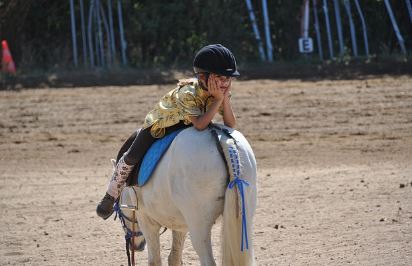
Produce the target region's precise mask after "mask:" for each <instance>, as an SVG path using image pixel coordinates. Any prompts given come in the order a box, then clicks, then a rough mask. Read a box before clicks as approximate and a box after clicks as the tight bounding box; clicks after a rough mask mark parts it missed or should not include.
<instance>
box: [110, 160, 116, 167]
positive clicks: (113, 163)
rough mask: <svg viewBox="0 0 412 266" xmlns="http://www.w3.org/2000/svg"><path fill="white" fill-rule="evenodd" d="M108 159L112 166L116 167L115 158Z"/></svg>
mask: <svg viewBox="0 0 412 266" xmlns="http://www.w3.org/2000/svg"><path fill="white" fill-rule="evenodd" d="M110 161H111V162H112V165H113V168H115V167H116V160H115V159H110Z"/></svg>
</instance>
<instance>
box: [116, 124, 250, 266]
mask: <svg viewBox="0 0 412 266" xmlns="http://www.w3.org/2000/svg"><path fill="white" fill-rule="evenodd" d="M219 126H220V127H222V128H226V129H227V130H229V131H230V132H231V135H232V136H233V137H234V138H235V139H236V140H237V148H238V153H239V157H240V165H241V171H240V178H241V179H243V180H245V181H247V182H248V183H249V186H245V187H244V203H245V207H246V221H247V223H246V228H243V230H245V229H246V231H247V239H248V249H246V248H244V250H243V251H241V246H243V245H242V241H243V240H244V239H243V236H242V232H243V231H242V215H241V214H239V208H241V205H239V202H240V201H239V198H240V197H239V196H238V192H237V189H234V188H229V187H228V172H227V169H226V166H225V163H224V161H223V159H222V157H221V155H220V154H219V151H218V148H217V145H216V141H215V139H214V137H213V136H212V134H211V132H210V130H203V131H197V130H196V129H194V128H193V127H191V128H187V129H185V130H183V131H182V132H181V133H180V134H179V135H178V136H177V137H176V138H175V139H174V141H173V142H172V144H171V145H170V147H169V149H168V151H167V152H166V153H165V154H164V156H163V157H162V159H161V161H160V162H159V164H158V165H157V168H156V170H155V171H154V173H153V175H152V177H151V179H150V180H149V181H148V182H147V183H146V184H145V185H144V186H143V187H129V188H126V189H124V190H123V193H122V197H121V204H131V205H135V206H137V208H138V210H137V214H136V217H137V222H138V226H135V227H136V228H135V231H139V230H141V231H142V232H143V236H144V239H145V241H146V243H147V247H148V264H149V265H161V257H160V240H159V230H160V228H161V227H162V226H163V227H166V228H168V229H170V230H172V235H173V243H172V248H171V252H170V255H169V257H168V262H169V265H179V266H180V265H182V251H183V245H184V241H185V238H186V234H187V232H189V233H190V238H191V241H192V245H193V248H194V249H195V251H196V253H197V255H198V256H199V259H200V263H201V265H202V266H206V265H208V266H209V265H216V263H215V260H214V258H213V253H212V245H211V229H212V226H213V224H214V223H215V220H216V219H217V218H218V217H219V216H220V215H223V224H222V260H223V261H222V265H225V266H226V265H227V266H243V265H245V266H246V265H254V254H253V243H252V235H253V232H252V227H253V216H254V213H255V209H256V193H257V192H256V160H255V156H254V154H253V151H252V148H251V147H250V145H249V143H248V141H247V140H246V139H245V137H244V136H243V135H242V134H241V133H240V132H238V131H235V130H233V129H230V128H227V127H224V126H221V125H219ZM136 198H137V199H136ZM122 201H123V202H122ZM125 201H126V202H125ZM127 201H132V202H127ZM128 216H129V217H130V214H129V215H128ZM126 223H128V227H129V228H131V225H130V224H131V223H130V222H128V221H126ZM144 239H143V238H142V237H136V239H135V241H134V242H135V243H134V246H135V247H138V246H140V247H141V246H142V242H143V241H144Z"/></svg>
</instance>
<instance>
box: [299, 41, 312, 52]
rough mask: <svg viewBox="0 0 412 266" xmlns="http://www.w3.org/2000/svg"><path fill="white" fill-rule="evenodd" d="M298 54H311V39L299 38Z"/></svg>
mask: <svg viewBox="0 0 412 266" xmlns="http://www.w3.org/2000/svg"><path fill="white" fill-rule="evenodd" d="M299 52H301V53H303V54H306V53H312V52H313V41H312V38H300V39H299Z"/></svg>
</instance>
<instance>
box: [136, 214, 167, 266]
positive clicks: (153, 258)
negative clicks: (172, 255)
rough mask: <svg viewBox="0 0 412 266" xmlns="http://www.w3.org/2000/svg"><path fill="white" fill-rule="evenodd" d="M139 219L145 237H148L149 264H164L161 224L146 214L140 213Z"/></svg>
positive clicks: (150, 265) (152, 265) (151, 265)
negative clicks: (160, 235) (161, 246)
mask: <svg viewBox="0 0 412 266" xmlns="http://www.w3.org/2000/svg"><path fill="white" fill-rule="evenodd" d="M137 219H138V222H139V226H140V229H141V230H142V232H143V235H144V238H145V239H146V243H147V252H148V264H149V266H160V265H162V259H161V257H160V239H159V230H160V227H161V226H160V225H159V224H158V223H156V222H155V221H153V220H152V219H150V218H149V217H147V216H145V215H144V214H140V215H138V218H137Z"/></svg>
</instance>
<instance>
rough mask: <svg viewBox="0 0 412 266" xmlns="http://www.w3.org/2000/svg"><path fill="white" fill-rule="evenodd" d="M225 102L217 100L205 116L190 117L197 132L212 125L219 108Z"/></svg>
mask: <svg viewBox="0 0 412 266" xmlns="http://www.w3.org/2000/svg"><path fill="white" fill-rule="evenodd" d="M222 102H223V98H222V99H216V98H215V101H214V102H213V104H212V105H211V106H210V108H209V110H207V111H206V113H204V114H203V115H199V116H190V117H189V119H190V121H191V122H192V124H193V126H194V127H195V128H196V129H197V130H203V129H205V128H207V126H208V125H209V124H210V122H211V121H212V119H213V117H215V114H216V113H217V112H218V111H219V107H220V105H221V104H222Z"/></svg>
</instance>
